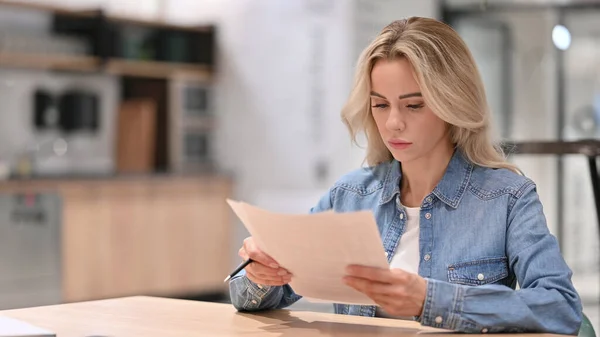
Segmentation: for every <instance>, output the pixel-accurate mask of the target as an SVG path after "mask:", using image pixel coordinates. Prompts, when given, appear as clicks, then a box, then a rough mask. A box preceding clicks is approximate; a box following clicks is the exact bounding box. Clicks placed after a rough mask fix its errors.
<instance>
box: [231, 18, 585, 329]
mask: <svg viewBox="0 0 600 337" xmlns="http://www.w3.org/2000/svg"><path fill="white" fill-rule="evenodd" d="M342 119H343V121H344V122H345V124H346V125H347V126H348V128H349V130H350V133H351V135H352V137H353V139H354V140H355V139H356V138H355V137H356V135H357V134H358V133H360V132H364V133H365V134H366V136H367V139H368V145H367V158H366V159H367V162H368V164H369V167H368V168H362V169H359V170H356V171H354V172H351V173H349V174H347V175H345V176H344V177H342V178H341V179H340V180H339V181H338V182H337V183H336V184H335V185H334V186H333V187H332V188H331V189H330V191H329V193H328V194H327V195H325V196H324V197H323V198H322V199H321V200H320V201H319V203H318V204H317V205H316V207H314V208H313V209H312V212H321V211H325V210H334V211H337V212H348V211H355V210H363V209H370V210H372V211H373V213H374V215H375V219H376V222H377V225H378V227H379V230H380V233H381V237H382V239H383V244H384V248H385V251H386V254H387V256H388V261H389V262H390V269H385V270H382V269H375V268H369V267H364V266H349V267H348V269H347V273H348V275H347V276H346V277H345V278H344V282H346V284H347V285H349V286H351V287H353V288H355V289H357V290H358V291H361V292H363V293H364V294H366V295H368V296H369V297H370V298H371V299H373V301H374V302H375V303H377V306H353V305H342V304H336V305H335V311H336V313H341V314H349V315H362V316H378V317H407V316H408V317H410V316H413V317H415V319H417V320H418V321H419V322H421V324H423V325H426V326H432V327H437V328H445V329H452V330H456V331H462V332H477V333H479V332H482V333H486V332H552V333H561V334H577V332H578V329H579V325H580V323H581V315H582V314H581V302H580V299H579V296H578V294H577V292H576V291H575V289H574V287H573V284H572V283H571V270H570V269H569V268H568V266H567V265H566V264H565V261H564V260H563V258H562V256H561V254H560V251H559V248H558V245H557V242H556V239H555V238H554V237H553V236H552V235H551V234H550V233H549V231H548V227H547V225H546V220H545V216H544V214H543V210H542V205H541V203H540V201H539V197H538V194H537V192H536V187H535V185H534V183H533V182H532V181H531V180H529V179H528V178H526V177H524V176H522V175H520V174H519V173H518V170H517V169H516V167H515V166H513V165H512V164H510V163H508V162H506V161H505V158H504V156H503V154H502V152H501V150H500V149H499V148H498V147H497V146H494V145H493V143H492V141H491V136H490V129H491V126H490V112H489V111H488V106H487V103H486V97H485V92H484V89H483V85H482V82H481V79H480V76H479V73H478V71H477V68H476V66H475V62H474V60H473V58H472V56H471V54H470V52H469V50H468V48H467V47H466V45H465V44H464V42H463V41H462V39H461V38H460V37H459V36H458V35H457V33H456V32H455V31H454V30H452V28H450V27H449V26H447V25H445V24H443V23H441V22H438V21H436V20H433V19H427V18H415V17H413V18H409V19H407V20H400V21H396V22H393V23H392V24H390V25H389V26H387V27H386V28H384V29H383V31H382V32H381V33H380V34H379V36H378V37H377V38H376V39H375V40H374V41H373V42H372V43H371V45H370V46H368V47H367V48H366V50H365V51H364V53H363V54H362V56H361V58H360V61H359V63H358V69H357V76H356V81H355V85H354V88H353V90H352V93H351V95H350V98H349V100H348V103H347V104H346V106H345V107H344V109H343V111H342ZM240 256H241V257H242V258H244V259H247V258H252V259H253V260H254V261H255V262H254V263H251V264H250V265H249V266H248V267H247V268H246V270H245V273H243V274H241V275H240V276H238V277H236V278H234V279H232V281H231V282H230V292H231V298H232V302H233V305H234V306H235V307H236V308H237V309H238V310H244V311H253V310H265V309H275V308H283V307H286V306H288V305H291V304H292V303H294V302H295V301H297V300H298V299H299V298H300V296H299V295H296V294H295V293H294V292H293V290H292V289H291V287H290V286H289V285H288V283H289V282H290V280H291V278H292V275H291V274H290V273H289V272H288V271H287V270H285V269H284V268H282V267H281V266H279V265H278V264H277V262H276V261H274V260H273V259H272V258H271V257H269V256H267V255H266V254H265V253H263V252H261V251H260V250H259V249H258V248H257V247H256V245H255V244H254V241H253V240H252V238H248V239H246V240H245V242H244V245H243V247H242V248H241V249H240ZM517 283H518V284H519V287H520V289H519V290H515V288H516V285H517Z"/></svg>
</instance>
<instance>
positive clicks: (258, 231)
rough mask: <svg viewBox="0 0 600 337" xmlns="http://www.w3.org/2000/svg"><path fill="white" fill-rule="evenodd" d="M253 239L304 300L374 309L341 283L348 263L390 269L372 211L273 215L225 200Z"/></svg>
mask: <svg viewBox="0 0 600 337" xmlns="http://www.w3.org/2000/svg"><path fill="white" fill-rule="evenodd" d="M227 202H228V203H229V205H230V206H231V208H232V209H233V211H234V212H235V213H236V214H237V216H238V217H239V218H240V220H241V221H242V223H243V224H244V226H245V227H246V228H247V229H248V231H249V232H250V235H252V237H253V238H254V241H255V242H256V244H257V246H258V248H260V249H261V250H262V251H264V252H265V253H266V254H268V255H270V256H271V257H273V258H274V259H275V260H276V261H277V262H278V263H279V264H280V265H281V266H282V267H284V268H285V269H287V270H289V271H290V272H291V273H292V275H293V277H292V281H291V283H290V286H291V287H292V288H293V289H294V291H295V292H296V293H297V294H298V295H302V296H303V297H304V298H307V299H308V300H309V301H311V300H312V301H318V302H322V301H327V302H334V303H344V304H361V305H374V304H375V303H374V302H373V301H372V300H371V299H370V298H369V297H367V296H366V295H364V294H362V293H360V292H358V291H356V290H354V289H353V288H351V287H349V286H347V285H345V284H344V283H343V281H342V278H343V277H344V276H345V275H346V272H345V269H346V267H347V266H348V265H351V264H357V265H364V266H370V267H377V268H385V269H387V268H389V265H388V262H387V259H386V257H385V251H384V249H383V244H382V241H381V237H380V235H379V231H378V229H377V224H376V222H375V218H374V216H373V213H372V212H370V211H360V212H349V213H335V212H333V211H327V212H322V213H315V214H302V215H290V214H278V213H272V212H269V211H266V210H263V209H260V208H257V207H254V206H251V205H249V204H246V203H243V202H236V201H232V200H227Z"/></svg>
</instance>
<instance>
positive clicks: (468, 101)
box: [341, 17, 519, 172]
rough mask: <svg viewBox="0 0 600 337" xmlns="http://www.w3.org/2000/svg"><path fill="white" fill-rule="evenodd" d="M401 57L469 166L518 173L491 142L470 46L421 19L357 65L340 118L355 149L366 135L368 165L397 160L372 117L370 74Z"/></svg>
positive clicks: (397, 24)
mask: <svg viewBox="0 0 600 337" xmlns="http://www.w3.org/2000/svg"><path fill="white" fill-rule="evenodd" d="M401 57H404V58H406V59H407V60H408V61H409V62H410V64H411V65H412V67H413V70H414V76H415V79H416V81H417V82H418V84H419V86H420V88H421V92H422V94H423V98H424V100H425V103H426V104H427V105H428V106H429V107H430V108H431V109H432V111H433V112H434V113H435V115H436V116H438V117H439V118H440V119H442V120H443V121H445V122H446V123H448V125H449V128H450V137H451V140H452V142H453V144H454V145H455V146H456V147H457V149H459V150H461V151H462V153H463V154H464V156H465V157H466V159H467V160H469V161H470V162H472V163H473V164H476V165H479V166H484V167H491V168H506V169H509V170H512V171H514V172H519V170H518V169H517V168H516V166H514V165H513V164H511V163H509V162H507V160H506V156H505V154H504V152H503V151H502V148H501V146H500V144H499V143H496V142H494V141H493V140H492V132H491V126H490V119H491V115H490V111H489V107H488V103H487V99H486V95H485V90H484V88H483V82H482V80H481V76H480V74H479V71H478V70H477V66H476V64H475V60H474V59H473V56H472V55H471V52H470V51H469V49H468V47H467V45H466V44H465V42H464V41H463V40H462V39H461V38H460V36H459V35H458V33H456V32H455V31H454V30H453V29H452V28H451V27H450V26H448V25H446V24H444V23H442V22H440V21H437V20H434V19H429V18H421V17H411V18H408V19H403V20H398V21H394V22H392V23H391V24H389V25H388V26H386V27H385V28H384V29H383V30H382V31H381V33H379V35H378V36H377V37H376V38H375V39H374V40H373V42H371V44H370V45H369V46H368V47H367V48H366V49H365V50H364V51H363V53H362V54H361V56H360V59H359V61H358V65H357V69H356V75H355V83H354V87H353V89H352V92H351V94H350V97H349V99H348V101H347V103H346V105H345V106H344V108H343V109H342V112H341V116H342V120H343V122H344V124H346V126H347V127H348V130H349V131H350V134H351V136H352V140H353V141H354V142H355V143H358V142H357V135H358V134H360V133H364V134H365V136H366V139H367V149H366V158H365V159H366V162H367V164H368V165H370V166H374V165H377V164H380V163H383V162H389V161H391V160H392V159H393V157H392V154H391V153H390V151H389V150H388V149H387V147H386V146H385V144H384V142H383V140H382V139H381V136H380V135H379V132H378V130H377V126H376V124H375V120H374V119H373V116H372V114H371V105H370V92H371V71H372V70H373V66H374V65H375V63H376V62H377V61H378V60H380V59H396V58H401Z"/></svg>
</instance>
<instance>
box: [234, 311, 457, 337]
mask: <svg viewBox="0 0 600 337" xmlns="http://www.w3.org/2000/svg"><path fill="white" fill-rule="evenodd" d="M238 315H240V316H243V317H244V318H247V319H251V320H254V321H257V322H259V323H260V325H261V327H260V329H261V330H263V331H264V332H265V333H278V335H277V336H278V337H286V336H304V335H306V336H336V335H340V336H379V335H382V336H383V335H385V336H389V335H394V336H403V335H406V336H408V335H414V334H417V333H418V334H428V333H435V334H440V331H436V332H429V331H422V330H421V329H416V328H414V329H413V328H405V327H397V326H392V325H391V324H390V326H382V324H381V322H382V320H386V319H384V318H377V323H375V322H374V323H375V324H372V325H371V324H361V323H354V322H351V320H352V316H345V315H339V316H340V319H339V322H332V321H319V320H314V321H312V320H311V321H306V320H304V319H302V318H299V317H297V316H295V315H294V314H293V313H292V312H290V311H287V310H273V311H266V312H257V313H238ZM390 323H391V322H390ZM299 330H303V331H305V333H301V334H299ZM286 332H289V334H287V333H286ZM442 333H448V334H454V333H455V332H454V331H448V332H442Z"/></svg>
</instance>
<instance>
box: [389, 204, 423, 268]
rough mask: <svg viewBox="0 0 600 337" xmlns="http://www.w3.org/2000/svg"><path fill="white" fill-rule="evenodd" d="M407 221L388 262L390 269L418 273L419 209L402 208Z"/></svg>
mask: <svg viewBox="0 0 600 337" xmlns="http://www.w3.org/2000/svg"><path fill="white" fill-rule="evenodd" d="M404 209H405V210H406V215H407V220H406V225H405V227H404V234H402V237H400V243H399V244H398V248H397V249H396V252H395V253H394V256H393V257H392V261H391V262H390V268H392V269H403V270H405V271H407V272H409V273H413V274H418V273H419V216H420V214H421V208H420V207H404Z"/></svg>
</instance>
